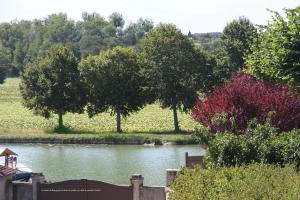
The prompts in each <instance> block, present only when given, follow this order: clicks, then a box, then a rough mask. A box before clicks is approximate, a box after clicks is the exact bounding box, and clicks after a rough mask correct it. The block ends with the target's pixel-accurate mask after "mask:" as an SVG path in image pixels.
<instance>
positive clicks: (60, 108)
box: [20, 44, 86, 128]
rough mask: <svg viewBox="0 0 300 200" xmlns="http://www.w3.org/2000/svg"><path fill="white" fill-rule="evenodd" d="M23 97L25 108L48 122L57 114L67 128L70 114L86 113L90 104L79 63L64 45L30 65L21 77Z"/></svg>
mask: <svg viewBox="0 0 300 200" xmlns="http://www.w3.org/2000/svg"><path fill="white" fill-rule="evenodd" d="M20 90H21V95H22V97H23V99H24V105H25V107H27V108H29V109H30V110H33V111H34V113H35V114H40V115H42V116H44V117H45V118H49V117H50V113H51V112H53V113H55V114H58V116H59V120H58V123H59V128H62V127H63V115H64V114H65V113H66V112H73V113H75V112H77V113H81V112H83V107H84V105H85V103H86V98H85V93H84V90H83V85H82V83H81V82H80V79H79V71H78V68H77V60H76V58H75V56H74V54H73V53H72V51H71V50H70V49H69V48H67V47H66V46H63V45H62V44H57V45H54V46H52V47H51V48H50V50H48V51H47V52H46V54H45V56H44V57H38V58H37V59H36V61H35V62H33V63H29V64H28V65H27V67H26V69H25V71H24V73H23V74H22V76H21V84H20Z"/></svg>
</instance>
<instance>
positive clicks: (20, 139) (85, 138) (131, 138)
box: [0, 129, 196, 145]
mask: <svg viewBox="0 0 300 200" xmlns="http://www.w3.org/2000/svg"><path fill="white" fill-rule="evenodd" d="M0 143H18V144H20V143H42V144H129V145H131V144H134V145H143V144H145V145H163V144H178V145H183V144H196V142H195V140H194V139H193V137H192V136H191V135H190V134H169V133H156V134H151V133H114V132H107V133H84V132H82V133H47V132H46V131H36V130H15V131H14V132H11V130H6V129H0Z"/></svg>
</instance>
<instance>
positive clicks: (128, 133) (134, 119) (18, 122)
mask: <svg viewBox="0 0 300 200" xmlns="http://www.w3.org/2000/svg"><path fill="white" fill-rule="evenodd" d="M19 82H20V79H18V78H8V79H7V80H6V81H5V84H3V85H0V125H1V126H0V142H1V141H3V140H7V141H10V140H9V139H16V140H24V141H31V140H38V139H44V140H55V139H58V140H64V141H68V140H78V141H80V140H82V141H83V140H95V141H104V140H105V141H107V140H108V139H110V140H111V141H124V140H125V139H138V140H141V141H148V140H150V141H154V140H157V139H158V140H161V141H163V142H167V141H175V142H176V141H177V142H179V143H182V141H184V142H186V141H188V143H190V142H192V141H191V137H190V136H189V135H176V134H173V129H174V128H173V115H172V111H171V110H168V109H161V108H160V107H159V105H158V104H152V105H148V106H146V107H145V108H144V109H142V110H141V111H140V112H137V113H133V114H132V115H131V116H129V117H127V118H126V119H124V118H123V119H122V130H123V131H124V133H122V134H116V133H114V131H115V124H116V122H115V117H114V116H111V115H110V113H103V114H99V115H97V116H95V117H93V118H88V116H87V114H85V113H84V114H71V113H68V114H66V115H65V116H64V124H65V126H66V127H68V129H67V130H66V131H64V132H62V133H60V134H57V133H55V127H56V125H57V116H56V115H53V116H51V118H50V119H44V118H43V117H40V116H36V115H33V113H32V111H30V110H28V109H26V108H24V107H23V105H22V98H21V96H20V92H19ZM179 121H180V127H181V129H182V130H184V131H186V132H192V131H193V130H194V128H195V126H198V124H197V123H196V122H195V121H194V120H193V119H191V117H190V114H186V113H180V114H179Z"/></svg>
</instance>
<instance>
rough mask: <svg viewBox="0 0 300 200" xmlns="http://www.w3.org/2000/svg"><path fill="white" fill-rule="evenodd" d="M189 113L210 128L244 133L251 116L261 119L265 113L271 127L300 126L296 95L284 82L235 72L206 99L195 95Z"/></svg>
mask: <svg viewBox="0 0 300 200" xmlns="http://www.w3.org/2000/svg"><path fill="white" fill-rule="evenodd" d="M192 116H193V118H194V119H195V120H196V121H198V122H200V123H201V124H203V125H205V126H208V127H210V128H211V129H212V130H213V131H214V132H217V131H220V132H224V131H225V130H228V131H231V132H233V133H236V134H240V133H245V130H246V128H247V123H248V122H249V121H250V120H251V119H253V118H256V119H257V120H258V122H259V123H263V122H265V121H266V119H268V117H271V123H272V125H273V126H274V127H277V128H279V129H280V130H281V131H290V130H292V129H293V128H299V127H300V98H299V96H298V95H297V94H296V93H295V92H294V90H293V89H292V88H290V87H289V86H287V85H284V84H276V83H272V82H267V81H262V80H257V79H255V78H254V77H253V76H251V75H249V74H245V73H239V74H237V75H235V76H233V77H232V78H231V80H230V81H229V82H228V83H226V84H224V85H223V86H220V87H218V88H216V89H215V90H214V91H213V93H212V94H211V95H210V96H208V97H207V98H206V99H204V100H200V99H198V100H197V102H196V105H195V107H194V108H193V110H192ZM217 116H219V117H217Z"/></svg>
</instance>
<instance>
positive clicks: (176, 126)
mask: <svg viewBox="0 0 300 200" xmlns="http://www.w3.org/2000/svg"><path fill="white" fill-rule="evenodd" d="M172 109H173V116H174V127H175V133H180V128H179V122H178V116H177V108H176V102H175V101H174V102H173V106H172Z"/></svg>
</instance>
